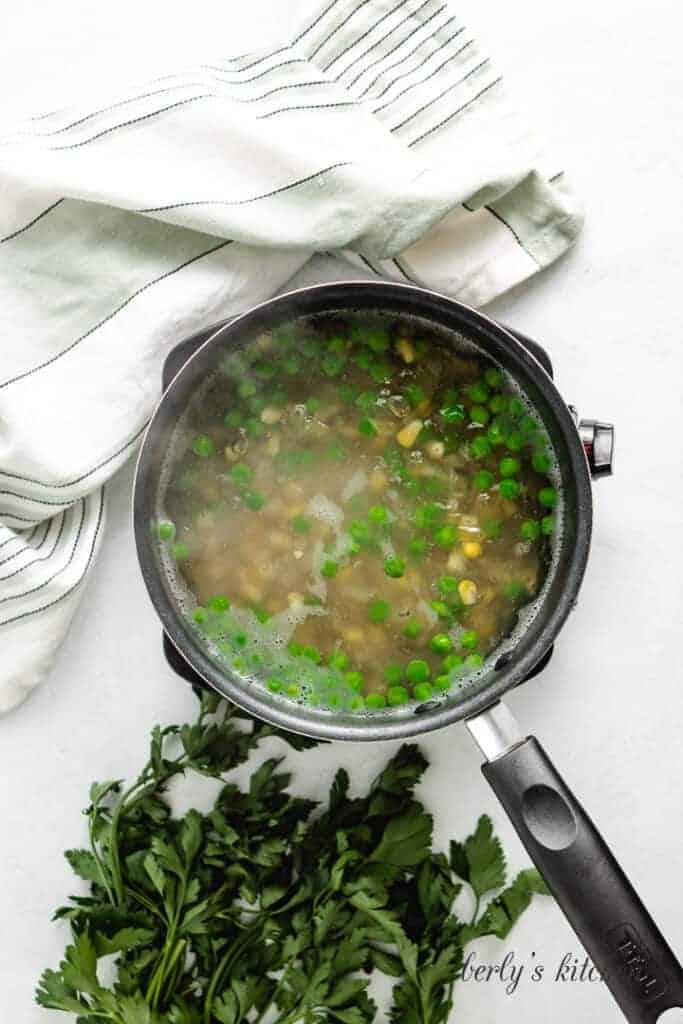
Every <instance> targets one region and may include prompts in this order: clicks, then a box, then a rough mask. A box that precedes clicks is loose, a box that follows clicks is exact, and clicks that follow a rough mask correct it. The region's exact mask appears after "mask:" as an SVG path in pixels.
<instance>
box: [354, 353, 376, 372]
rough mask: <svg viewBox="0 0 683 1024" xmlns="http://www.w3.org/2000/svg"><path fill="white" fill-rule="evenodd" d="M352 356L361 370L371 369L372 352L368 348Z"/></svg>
mask: <svg viewBox="0 0 683 1024" xmlns="http://www.w3.org/2000/svg"><path fill="white" fill-rule="evenodd" d="M351 358H352V359H353V361H354V363H355V364H356V366H358V367H360V369H361V370H369V369H370V367H371V366H372V353H371V352H368V351H366V350H362V351H361V352H356V353H355V355H353V356H352V357H351Z"/></svg>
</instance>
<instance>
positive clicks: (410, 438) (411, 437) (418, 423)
mask: <svg viewBox="0 0 683 1024" xmlns="http://www.w3.org/2000/svg"><path fill="white" fill-rule="evenodd" d="M421 430H422V420H411V421H410V423H407V424H406V425H405V427H403V429H402V430H399V432H398V434H397V435H396V440H397V441H398V443H399V444H400V445H401V447H402V448H412V447H413V445H414V444H415V442H416V441H417V436H418V434H419V433H420V431H421Z"/></svg>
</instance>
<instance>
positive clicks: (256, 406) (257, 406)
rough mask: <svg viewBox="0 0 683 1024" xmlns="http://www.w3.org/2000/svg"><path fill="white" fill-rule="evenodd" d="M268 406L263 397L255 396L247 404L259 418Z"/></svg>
mask: <svg viewBox="0 0 683 1024" xmlns="http://www.w3.org/2000/svg"><path fill="white" fill-rule="evenodd" d="M266 404H267V403H266V400H265V398H264V397H263V395H254V397H253V398H250V399H249V400H248V402H247V405H248V406H249V408H250V410H251V411H252V412H253V413H255V414H256V415H257V416H258V415H259V414H260V413H261V412H263V410H264V409H265V407H266Z"/></svg>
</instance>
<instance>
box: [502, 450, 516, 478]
mask: <svg viewBox="0 0 683 1024" xmlns="http://www.w3.org/2000/svg"><path fill="white" fill-rule="evenodd" d="M520 469H521V466H520V464H519V459H513V458H512V456H510V455H507V456H506V457H505V458H504V459H501V460H500V462H499V463H498V472H499V473H500V475H501V476H517V474H518V473H519V471H520Z"/></svg>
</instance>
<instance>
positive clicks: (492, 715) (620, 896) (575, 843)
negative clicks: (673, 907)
mask: <svg viewBox="0 0 683 1024" xmlns="http://www.w3.org/2000/svg"><path fill="white" fill-rule="evenodd" d="M467 727H468V729H469V730H470V732H471V734H472V736H473V737H474V739H475V740H476V742H477V744H478V745H479V747H480V749H481V751H482V753H483V754H484V756H485V757H486V758H487V760H486V763H485V764H484V765H483V766H482V772H483V774H484V778H485V779H486V780H487V782H488V783H489V785H490V786H491V788H492V789H493V791H494V792H495V794H496V796H497V797H498V799H499V800H500V802H501V804H502V805H503V807H504V809H505V811H506V812H507V814H508V817H509V818H510V821H511V822H512V824H513V825H514V827H515V829H516V830H517V833H518V835H519V838H520V839H521V840H522V843H523V844H524V846H525V847H526V849H527V852H528V853H529V856H530V857H531V859H532V861H533V862H534V864H535V865H536V867H537V868H538V870H539V871H540V872H541V874H542V875H543V878H544V879H545V881H546V884H547V885H548V888H549V889H550V891H551V893H552V894H553V896H554V897H555V900H556V901H557V903H558V904H559V906H560V908H561V909H562V911H563V913H564V914H565V916H566V917H567V919H568V921H569V923H570V924H571V926H572V928H573V929H574V931H575V932H576V934H577V936H578V937H579V939H580V940H581V942H582V944H583V946H584V947H585V949H586V951H587V953H588V955H589V956H590V958H591V959H592V961H593V963H594V964H595V966H596V967H597V968H598V970H599V971H600V973H601V974H602V976H603V978H604V979H605V983H606V984H607V987H608V988H609V989H610V991H611V993H612V995H613V996H614V998H615V1000H616V1001H617V1003H618V1004H619V1006H620V1008H621V1010H622V1012H623V1014H624V1016H625V1017H626V1020H627V1021H629V1022H630V1024H654V1022H655V1021H657V1020H659V1019H660V1017H662V1015H663V1014H665V1012H666V1011H667V1010H670V1009H672V1008H674V1007H683V969H682V968H681V965H680V963H679V962H678V960H677V959H676V957H675V955H674V953H673V952H672V950H671V948H670V947H669V945H668V944H667V942H666V940H665V939H664V937H663V936H662V934H661V932H660V931H659V929H658V928H657V925H656V924H655V923H654V921H653V920H652V918H651V917H650V915H649V913H648V912H647V910H646V909H645V907H644V906H643V904H642V903H641V901H640V898H639V897H638V895H637V893H636V892H635V890H634V889H633V886H632V885H631V883H630V882H629V880H628V879H627V878H626V875H625V874H624V872H623V871H622V870H621V868H620V867H619V864H618V863H617V861H616V860H615V858H614V856H613V855H612V853H611V851H610V849H609V847H608V846H607V844H606V843H605V841H604V839H603V838H602V836H601V835H600V833H599V832H598V830H597V829H596V827H595V825H594V824H593V822H592V821H591V819H590V818H589V816H588V815H587V814H586V812H585V810H584V809H583V807H582V806H581V804H580V803H579V801H578V800H577V799H576V798H575V796H574V794H573V793H572V792H571V790H570V789H569V788H568V787H567V785H566V784H565V782H564V780H563V779H562V777H561V776H560V774H559V772H558V771H557V770H556V768H555V767H554V765H553V763H552V762H551V760H550V758H549V757H548V755H547V754H546V753H545V751H544V750H543V748H542V746H541V744H540V743H539V742H538V740H537V739H536V738H535V737H533V736H526V737H525V736H523V734H522V733H521V732H520V730H519V726H518V725H517V723H516V721H515V719H514V716H513V715H512V713H511V712H510V710H509V709H508V708H507V706H506V705H504V704H502V703H498V704H495V705H494V706H493V707H491V708H488V709H487V710H486V711H483V712H482V713H481V714H479V715H477V716H476V717H474V718H471V719H469V720H468V722H467ZM668 1022H669V1016H668V1015H667V1017H666V1024H668ZM672 1024H673V1020H672Z"/></svg>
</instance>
